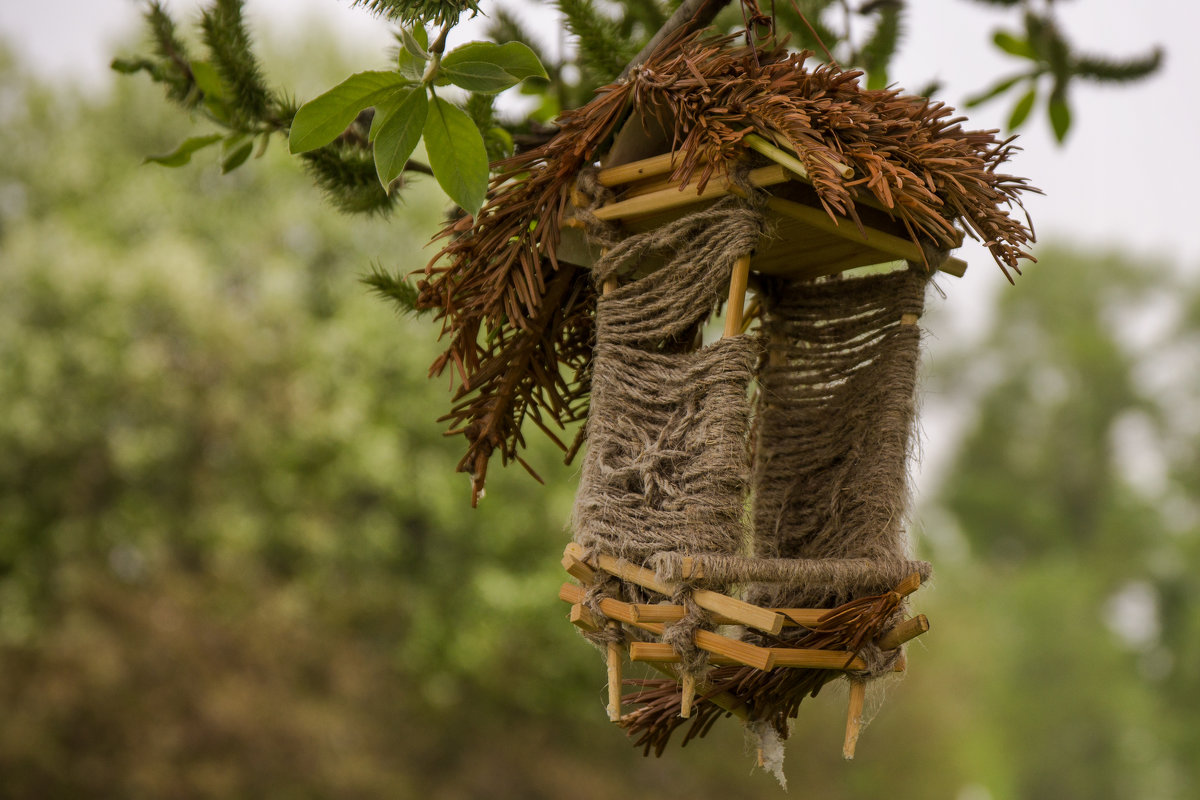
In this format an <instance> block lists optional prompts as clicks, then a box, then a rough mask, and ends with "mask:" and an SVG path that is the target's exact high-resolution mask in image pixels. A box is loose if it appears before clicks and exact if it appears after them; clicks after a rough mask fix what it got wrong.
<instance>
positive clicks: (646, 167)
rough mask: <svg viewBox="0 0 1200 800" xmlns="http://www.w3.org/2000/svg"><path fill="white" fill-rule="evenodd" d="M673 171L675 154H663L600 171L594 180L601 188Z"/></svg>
mask: <svg viewBox="0 0 1200 800" xmlns="http://www.w3.org/2000/svg"><path fill="white" fill-rule="evenodd" d="M674 169H675V153H663V154H662V155H660V156H654V157H652V158H643V159H642V160H641V161H631V162H630V163H628V164H620V165H618V166H615V167H608V168H606V169H602V170H600V172H598V173H597V174H596V180H597V181H598V182H599V184H600V185H601V186H620V185H621V184H623V183H632V182H633V181H640V180H642V179H643V178H653V177H654V176H655V175H665V174H667V173H668V172H672V171H673V170H674Z"/></svg>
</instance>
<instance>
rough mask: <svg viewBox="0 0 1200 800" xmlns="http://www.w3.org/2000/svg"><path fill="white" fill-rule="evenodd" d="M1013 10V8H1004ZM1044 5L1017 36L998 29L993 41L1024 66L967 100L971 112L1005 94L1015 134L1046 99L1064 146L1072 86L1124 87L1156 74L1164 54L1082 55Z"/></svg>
mask: <svg viewBox="0 0 1200 800" xmlns="http://www.w3.org/2000/svg"><path fill="white" fill-rule="evenodd" d="M1002 5H1015V3H1002ZM1052 10H1053V6H1052V5H1051V4H1049V3H1047V6H1046V8H1045V9H1044V10H1042V11H1038V10H1034V9H1033V8H1028V9H1027V10H1026V11H1025V13H1024V15H1023V29H1022V30H1020V31H1011V30H1003V29H1001V30H997V31H996V32H995V33H994V34H993V36H992V41H993V43H994V44H995V45H996V47H997V48H999V49H1000V50H1002V51H1004V52H1005V53H1007V54H1008V55H1010V56H1013V57H1014V58H1018V59H1022V60H1024V61H1026V62H1029V63H1028V66H1027V67H1026V68H1025V69H1023V70H1021V71H1019V72H1017V73H1016V74H1014V75H1010V76H1007V77H1005V78H1001V79H1000V80H999V81H997V82H996V83H995V84H993V85H992V86H991V87H990V88H988V89H986V90H984V91H983V92H980V93H979V94H977V95H975V96H974V97H971V98H970V99H969V100H967V106H968V107H973V106H977V105H981V104H983V103H985V102H988V101H990V100H992V99H994V98H997V97H999V96H1000V95H1004V94H1009V93H1011V94H1013V95H1015V96H1016V98H1017V99H1016V101H1015V102H1014V103H1013V106H1012V109H1011V111H1010V112H1009V115H1008V128H1009V130H1013V131H1015V130H1017V129H1019V128H1020V127H1021V126H1022V125H1024V124H1025V122H1026V120H1028V119H1029V115H1030V114H1031V113H1032V111H1033V109H1034V107H1035V106H1036V105H1037V103H1038V100H1039V99H1044V101H1045V108H1046V113H1047V116H1048V117H1049V120H1050V127H1051V130H1053V132H1054V136H1055V138H1056V139H1057V140H1058V141H1059V142H1062V141H1064V140H1065V139H1066V137H1067V133H1068V132H1069V131H1070V129H1071V122H1072V113H1071V104H1070V97H1069V94H1070V87H1071V86H1072V85H1073V84H1074V83H1075V82H1076V81H1085V82H1092V83H1121V84H1127V83H1131V82H1134V81H1138V80H1142V79H1144V78H1147V77H1149V76H1150V75H1152V74H1154V73H1155V72H1156V71H1157V70H1158V69H1159V67H1160V66H1161V65H1162V58H1163V51H1162V48H1160V47H1155V48H1152V49H1151V50H1150V51H1149V52H1147V53H1144V54H1143V55H1140V56H1134V57H1131V58H1125V59H1113V58H1109V57H1107V56H1099V55H1093V54H1087V53H1080V52H1078V51H1077V50H1076V48H1075V47H1074V46H1073V45H1072V44H1071V43H1070V42H1068V41H1067V39H1066V36H1065V35H1064V34H1063V32H1062V29H1061V28H1060V27H1059V25H1058V23H1057V21H1056V20H1055V19H1054V16H1053V14H1052Z"/></svg>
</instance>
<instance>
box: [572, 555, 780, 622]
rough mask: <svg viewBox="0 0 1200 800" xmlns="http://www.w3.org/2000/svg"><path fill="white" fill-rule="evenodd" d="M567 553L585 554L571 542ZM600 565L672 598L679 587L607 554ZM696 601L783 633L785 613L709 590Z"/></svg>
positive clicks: (697, 595)
mask: <svg viewBox="0 0 1200 800" xmlns="http://www.w3.org/2000/svg"><path fill="white" fill-rule="evenodd" d="M566 552H567V553H568V554H570V555H572V556H574V557H575V558H579V557H580V556H582V555H583V548H582V547H581V546H580V545H579V544H578V543H576V542H571V543H570V544H568V545H567V550H566ZM596 562H597V565H598V566H599V567H600V568H601V569H602V570H604V571H605V572H608V573H610V574H612V575H616V576H617V577H618V578H622V579H624V580H627V581H630V582H631V583H636V584H637V585H639V586H642V587H645V588H647V589H649V590H650V591H652V592H658V593H659V594H662V595H666V596H668V597H670V596H671V595H673V594H674V593H675V584H673V583H669V582H666V581H660V580H658V579H657V578H655V577H654V573H653V572H651V571H650V570H648V569H645V568H644V567H639V566H636V565H634V564H630V563H629V562H627V561H621V560H620V559H617V558H613V557H612V556H609V555H605V554H599V555H597V556H596ZM692 598H693V599H694V600H695V601H696V604H697V605H698V606H700V607H701V608H703V609H705V610H706V611H712V612H714V613H716V614H722V615H724V616H726V617H729V618H731V619H734V620H737V622H738V623H740V624H742V625H749V626H750V627H752V628H758V629H759V630H763V631H766V632H767V633H772V634H775V633H779V631H780V630H781V629H782V628H783V620H784V617H783V615H782V614H778V613H776V612H774V611H768V610H767V609H765V608H759V607H758V606H756V605H752V604H750V603H747V602H745V601H743V600H738V599H737V598H734V597H728V596H726V595H723V594H720V593H718V592H713V591H709V590H708V589H695V590H693V592H692Z"/></svg>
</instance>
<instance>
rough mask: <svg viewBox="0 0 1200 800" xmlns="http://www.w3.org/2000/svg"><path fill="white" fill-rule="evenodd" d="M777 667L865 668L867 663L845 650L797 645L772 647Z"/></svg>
mask: <svg viewBox="0 0 1200 800" xmlns="http://www.w3.org/2000/svg"><path fill="white" fill-rule="evenodd" d="M770 649H771V655H772V656H774V662H775V666H777V667H804V668H807V669H866V668H867V663H866V662H865V661H863V660H862V659H861V658H859V657H858V656H856V655H854V653H851V652H849V651H847V650H811V649H803V648H799V647H772V648H770Z"/></svg>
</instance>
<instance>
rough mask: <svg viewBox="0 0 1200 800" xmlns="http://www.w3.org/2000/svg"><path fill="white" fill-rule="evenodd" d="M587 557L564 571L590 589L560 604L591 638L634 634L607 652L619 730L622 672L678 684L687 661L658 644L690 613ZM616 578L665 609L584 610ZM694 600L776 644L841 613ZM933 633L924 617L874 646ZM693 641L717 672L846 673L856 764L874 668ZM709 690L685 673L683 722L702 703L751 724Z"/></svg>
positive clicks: (620, 568) (695, 596) (565, 593)
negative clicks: (632, 666)
mask: <svg viewBox="0 0 1200 800" xmlns="http://www.w3.org/2000/svg"><path fill="white" fill-rule="evenodd" d="M584 555H585V554H584V551H583V548H582V547H581V546H580V545H578V544H576V543H574V542H572V543H571V544H569V545H567V548H566V550H565V551H564V553H563V559H562V563H563V567H564V568H565V569H566V571H567V573H568V574H569V575H571V576H572V577H573V578H575V579H576V580H578V581H579V582H580V584H582V585H577V584H574V583H564V584H563V585H562V586H561V587H560V588H559V592H558V597H559V599H560V600H563V601H564V602H567V603H569V604H570V606H571V608H570V613H569V615H568V618H569V620H570V622H571V623H572V624H573V625H575V626H577V627H579V628H581V629H583V630H585V631H593V632H597V631H600V630H602V629H603V628H605V627H609V628H617V629H619V630H621V631H622V632H627V633H628V635H626V636H625V637H623V638H625V639H627V640H630V644H629V646H628V648H626V647H624V646H622V645H621V644H618V643H609V644H608V645H607V667H608V714H609V718H610V719H611V720H613V721H618V722H619V721H623V720H624V719H625V718H624V717H623V715H622V712H621V709H622V699H621V687H622V685H623V683H624V682H625V681H623V679H622V670H623V664H624V662H625V660H626V659H628V661H630V662H631V663H644V664H647V665H649V666H651V667H653V668H654V669H656V670H658V671H660V672H662V673H664V674H665V675H667V676H669V677H672V678H675V677H676V672H675V671H674V670H673V669H671V668H670V667H668V666H666V665H669V664H675V663H678V662H679V661H680V656H679V654H678V653H677V652H676V650H675V649H674V648H673V647H672V646H671V645H670V644H666V643H664V642H661V641H654V639H655V638H661V637H662V636H663V634H664V633H665V631H666V628H667V626H668V625H669V624H671V623H674V622H678V621H680V620H682V619H683V618H684V616H685V613H686V612H685V609H684V607H683V606H681V605H674V604H672V603H670V602H669V601H668V600H667V598H670V597H672V596H673V595H674V593H675V590H676V588H677V587H676V585H675V584H673V583H670V582H665V581H660V580H658V579H657V578H656V577H655V575H654V573H653V572H652V571H651V570H648V569H645V568H643V567H639V566H637V565H635V564H631V563H629V562H626V561H622V560H620V559H616V558H613V557H611V556H605V555H597V556H594V557H592V558H590V559H585V557H584ZM609 576H611V577H615V578H618V579H620V580H622V581H627V582H629V583H632V584H636V585H637V586H639V587H641V588H642V589H646V590H649V591H650V592H652V593H654V594H655V595H660V596H662V597H663V602H661V603H654V604H642V603H627V602H623V601H621V600H617V599H614V598H611V597H605V598H602V599H600V600H599V602H598V603H593V604H592V607H591V609H589V608H588V607H587V606H585V605H584V601H585V599H586V594H587V588H586V587H590V586H593V585H596V584H597V583H599V582H604V581H606V580H608V578H609ZM920 584H921V579H920V576H918V575H916V574H913V575H911V576H909V577H908V578H907V579H905V580H904V581H903V582H902V583H901V584H900V585H899V586H897V587H896V588H895V589H894V590H893V592H892V593H891V594H893V595H895V601H896V602H899V601H900V599H901V598H903V597H906V596H908V595H909V594H911V593H913V592H915V591H916V590H917V588H919V587H920ZM692 600H693V601H694V602H695V603H696V604H697V605H699V606H700V607H701V608H703V609H705V610H706V611H707V612H709V615H710V616H709V619H710V620H711V622H712V623H713V625H714V626H717V627H722V626H732V625H737V626H743V627H745V628H753V629H756V630H759V631H762V632H763V633H765V634H770V635H772V636H775V635H778V634H780V633H781V631H783V630H784V629H785V628H790V629H793V630H797V629H806V628H812V629H817V628H819V627H820V626H821V624H822V622H824V621H828V620H829V619H831V618H832V617H834V616H835V614H834V613H833V612H835V611H838V610H837V609H820V608H762V607H759V606H756V605H753V604H751V603H747V602H745V601H744V600H741V599H738V598H736V597H731V596H729V595H725V594H721V593H719V592H714V591H710V590H706V589H693V590H692ZM593 609H598V611H599V613H600V615H602V617H601V616H598V615H597V614H596V613H594V611H593ZM928 630H929V620H928V619H927V618H926V617H925V615H924V614H920V615H917V616H914V617H911V618H908V619H906V620H904V621H902V622H901V623H899V624H897V625H895V626H893V627H891V628H890V629H889V630H886V631H882V632H880V633H878V634H877V635H876V636H875V637H874V639H873V641H874V644H875V645H877V646H878V647H879V648H880V649H881V650H885V651H889V650H896V649H898V648H899V647H901V646H902V645H903V644H904V643H905V642H908V641H910V640H912V639H914V638H916V637H917V636H920V635H921V634H923V633H925V632H926V631H928ZM634 632H636V635H635V633H634ZM693 641H694V643H695V645H696V647H697V648H699V649H700V650H703V651H705V652H706V653H707V654H708V663H709V664H710V665H711V666H712V667H722V666H741V667H749V668H751V669H753V670H759V671H762V672H767V671H770V670H775V669H779V668H790V669H809V670H832V671H838V672H843V673H846V674H847V676H848V677H849V678H850V709H849V713H848V715H847V721H846V734H845V739H844V744H843V754H844V755H845V757H846V758H853V757H854V751H855V746H856V744H857V741H858V735H859V731H860V729H861V726H862V709H863V700H864V696H865V691H866V681H865V680H864V679H863V678H862V677H861V674H860V673H861V671H862V670H864V669H865V668H866V663H865V662H864V661H863V659H862V658H861V657H860V656H859V654H858V653H856V652H851V651H849V650H829V649H812V648H802V647H787V646H771V647H763V646H759V645H755V644H752V643H750V642H747V641H743V640H742V639H740V638H734V637H731V636H726V635H724V634H723V633H720V632H717V631H715V630H704V629H698V630H697V631H696V632H695V634H694V639H693ZM903 668H904V659H903V657H902V656H901V658H900V659H898V661H897V669H898V670H902V669H903ZM708 688H709V687H707V686H706V685H705V683H704V682H703V680H702V679H699V680H698V679H697V676H695V675H693V674H688V673H685V674H683V675H682V676H680V679H679V692H680V695H681V696H680V698H679V715H680V716H681V717H685V718H686V717H688V716H690V715H691V713H692V710H693V709H694V707H695V702H696V700H695V698H696V697H697V696H702V697H703V698H704V700H705V701H708V702H712V703H714V704H715V705H717V706H719V707H720V708H721V709H723V710H724V711H728V712H730V713H732V714H734V715H736V716H740V717H742V718H743V719H744V718H746V717H747V716H748V714H747V710H746V708H745V707H744V703H742V702H741V701H740V700H738V698H736V697H734V696H732V695H730V694H728V693H713V692H711V691H708Z"/></svg>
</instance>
